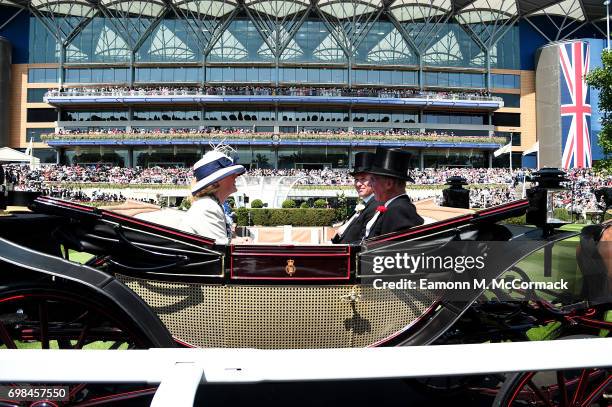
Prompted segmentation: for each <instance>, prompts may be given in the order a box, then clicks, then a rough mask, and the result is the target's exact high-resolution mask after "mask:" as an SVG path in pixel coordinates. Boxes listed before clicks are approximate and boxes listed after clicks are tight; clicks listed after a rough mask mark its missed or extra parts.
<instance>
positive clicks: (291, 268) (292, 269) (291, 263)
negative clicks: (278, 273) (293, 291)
mask: <svg viewBox="0 0 612 407" xmlns="http://www.w3.org/2000/svg"><path fill="white" fill-rule="evenodd" d="M294 263H295V260H293V259H289V260H287V265H286V266H285V271H286V272H287V274H289V276H290V277H293V275H294V274H295V271H296V269H295V265H294Z"/></svg>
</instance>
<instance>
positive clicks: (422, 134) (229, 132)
mask: <svg viewBox="0 0 612 407" xmlns="http://www.w3.org/2000/svg"><path fill="white" fill-rule="evenodd" d="M78 135H82V136H83V138H88V137H94V138H104V137H106V136H109V137H111V138H113V137H116V138H121V137H123V136H130V137H132V136H134V137H138V135H143V136H149V137H151V138H155V136H156V135H158V136H160V137H166V136H169V135H173V136H177V137H179V136H182V137H188V138H191V137H192V136H193V138H207V137H208V138H219V139H223V138H227V139H240V138H257V139H265V138H274V139H276V140H277V141H280V140H282V139H283V138H286V139H296V138H297V139H315V138H316V139H338V138H340V139H347V140H348V139H350V140H376V139H389V140H404V139H417V140H432V141H440V140H442V139H444V138H452V139H453V140H455V139H456V140H457V142H469V141H471V142H482V141H483V140H484V141H486V142H503V141H504V140H500V139H499V137H497V138H494V139H490V138H487V137H486V136H484V137H483V136H460V137H457V136H455V133H454V132H452V131H443V130H429V131H420V130H418V129H388V130H378V129H374V130H368V129H362V130H351V131H347V130H345V129H317V130H312V129H306V130H304V129H303V128H301V129H299V131H297V132H295V133H284V134H276V135H275V134H274V133H270V132H254V131H253V129H252V128H234V127H231V128H222V129H220V128H214V127H204V128H201V129H195V128H174V127H173V128H138V127H132V128H131V129H130V130H125V129H112V128H111V129H91V128H89V129H60V130H58V131H57V132H55V133H54V136H55V137H60V138H61V137H62V136H72V137H74V136H77V138H78V137H79V136H78Z"/></svg>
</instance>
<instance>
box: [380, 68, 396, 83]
mask: <svg viewBox="0 0 612 407" xmlns="http://www.w3.org/2000/svg"><path fill="white" fill-rule="evenodd" d="M379 78H380V83H384V84H391V83H393V82H392V79H391V71H380V72H379Z"/></svg>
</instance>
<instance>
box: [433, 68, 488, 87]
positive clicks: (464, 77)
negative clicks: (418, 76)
mask: <svg viewBox="0 0 612 407" xmlns="http://www.w3.org/2000/svg"><path fill="white" fill-rule="evenodd" d="M424 81H425V86H433V87H442V88H479V89H482V88H484V87H485V76H484V74H481V73H464V72H425V73H424Z"/></svg>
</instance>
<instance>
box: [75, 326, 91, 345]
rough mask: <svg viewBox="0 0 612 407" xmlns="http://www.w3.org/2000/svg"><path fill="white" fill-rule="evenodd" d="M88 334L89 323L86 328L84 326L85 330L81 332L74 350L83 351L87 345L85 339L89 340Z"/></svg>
mask: <svg viewBox="0 0 612 407" xmlns="http://www.w3.org/2000/svg"><path fill="white" fill-rule="evenodd" d="M88 333H89V322H87V323H85V326H83V329H82V330H81V333H80V334H79V339H78V340H77V343H76V344H75V345H74V349H81V348H82V347H83V346H84V345H85V338H87V335H88Z"/></svg>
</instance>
